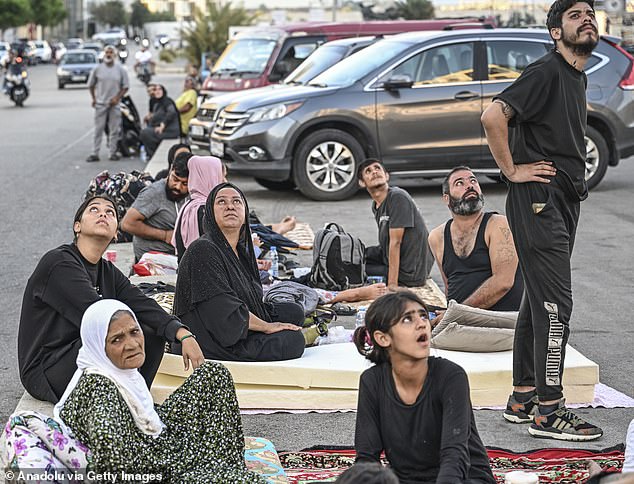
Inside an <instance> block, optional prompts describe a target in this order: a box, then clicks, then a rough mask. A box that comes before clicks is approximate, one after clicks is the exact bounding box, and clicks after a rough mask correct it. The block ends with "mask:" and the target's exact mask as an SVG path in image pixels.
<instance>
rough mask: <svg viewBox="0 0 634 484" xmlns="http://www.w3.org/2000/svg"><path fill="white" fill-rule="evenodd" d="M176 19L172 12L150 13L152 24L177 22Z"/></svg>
mask: <svg viewBox="0 0 634 484" xmlns="http://www.w3.org/2000/svg"><path fill="white" fill-rule="evenodd" d="M175 21H176V17H174V15H173V14H172V13H171V12H153V13H150V22H175Z"/></svg>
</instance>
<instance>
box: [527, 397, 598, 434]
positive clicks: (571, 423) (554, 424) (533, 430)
mask: <svg viewBox="0 0 634 484" xmlns="http://www.w3.org/2000/svg"><path fill="white" fill-rule="evenodd" d="M528 433H529V434H531V435H532V436H533V437H538V438H541V439H555V440H567V441H571V442H585V441H588V440H596V439H598V438H599V437H601V436H602V435H603V430H601V429H600V428H599V427H597V426H596V425H592V424H591V423H588V422H586V421H585V420H584V419H582V418H581V417H579V416H578V415H575V414H574V413H573V412H572V411H570V410H569V409H567V408H566V401H565V400H564V399H561V400H560V401H559V406H558V408H557V409H556V410H554V411H553V412H551V413H548V414H545V415H542V414H540V412H539V406H538V407H537V409H536V410H535V420H534V421H533V423H532V424H531V426H530V427H529V428H528Z"/></svg>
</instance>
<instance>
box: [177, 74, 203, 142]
mask: <svg viewBox="0 0 634 484" xmlns="http://www.w3.org/2000/svg"><path fill="white" fill-rule="evenodd" d="M175 104H176V109H178V114H179V117H180V123H181V136H186V135H187V132H188V130H189V122H190V121H191V120H192V119H193V117H194V116H195V115H196V106H197V104H198V93H197V92H196V81H195V80H194V78H193V77H190V76H187V77H186V78H185V86H184V89H183V92H182V93H181V95H180V96H178V97H177V98H176V101H175Z"/></svg>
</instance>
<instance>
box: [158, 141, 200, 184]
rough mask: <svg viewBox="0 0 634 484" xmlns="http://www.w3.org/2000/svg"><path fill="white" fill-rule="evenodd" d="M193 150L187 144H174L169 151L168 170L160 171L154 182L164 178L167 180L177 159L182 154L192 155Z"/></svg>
mask: <svg viewBox="0 0 634 484" xmlns="http://www.w3.org/2000/svg"><path fill="white" fill-rule="evenodd" d="M191 152H192V149H191V147H190V146H189V145H188V144H187V143H174V144H173V145H172V146H170V149H169V150H168V151H167V168H163V169H162V170H161V171H159V172H158V173H157V174H156V176H155V177H154V181H157V180H162V179H163V178H167V175H169V172H170V168H172V163H174V160H175V159H176V156H178V155H179V154H180V153H191Z"/></svg>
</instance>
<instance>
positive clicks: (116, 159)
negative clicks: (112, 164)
mask: <svg viewBox="0 0 634 484" xmlns="http://www.w3.org/2000/svg"><path fill="white" fill-rule="evenodd" d="M108 159H109V160H110V161H119V160H120V159H121V157H120V156H119V155H117V154H116V153H115V154H114V155H110V158H108Z"/></svg>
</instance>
